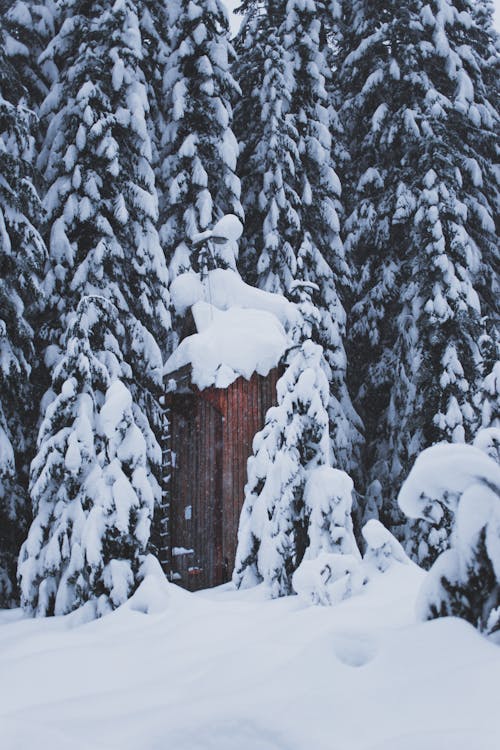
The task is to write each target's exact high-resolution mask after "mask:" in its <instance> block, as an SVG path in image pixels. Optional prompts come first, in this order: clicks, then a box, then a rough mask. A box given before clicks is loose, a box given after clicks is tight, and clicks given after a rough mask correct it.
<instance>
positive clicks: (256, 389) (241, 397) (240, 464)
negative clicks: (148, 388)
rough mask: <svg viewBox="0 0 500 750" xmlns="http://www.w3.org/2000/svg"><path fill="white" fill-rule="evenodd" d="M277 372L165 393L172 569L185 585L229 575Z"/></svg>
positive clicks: (207, 584)
mask: <svg viewBox="0 0 500 750" xmlns="http://www.w3.org/2000/svg"><path fill="white" fill-rule="evenodd" d="M279 375H280V372H279V371H278V369H275V370H273V371H272V372H271V373H270V374H269V375H268V376H267V377H261V376H260V375H257V374H254V375H253V376H252V378H251V379H250V380H245V379H244V378H238V380H236V381H235V382H234V383H233V384H232V385H230V386H229V387H228V388H226V389H219V388H207V389H205V390H204V391H197V390H196V389H193V391H192V392H191V393H182V394H173V395H171V396H170V397H169V404H170V409H171V412H170V413H171V430H170V434H171V441H172V443H171V445H172V454H173V456H172V463H173V465H172V480H171V498H170V501H171V522H170V529H171V546H172V551H173V557H172V569H173V573H174V577H175V578H176V580H177V582H178V583H179V584H180V585H182V586H184V587H186V588H188V589H190V590H196V589H199V588H206V587H210V586H216V585H218V584H221V583H224V582H225V581H227V580H229V578H230V576H231V573H232V570H233V566H234V558H235V553H236V544H237V535H238V524H239V517H240V513H241V508H242V505H243V500H244V487H245V484H246V481H247V460H248V457H249V456H250V455H251V454H252V441H253V438H254V436H255V434H256V432H258V431H259V430H260V429H261V428H262V426H263V425H264V420H265V415H266V412H267V410H268V408H269V407H270V406H272V405H273V404H275V403H276V382H277V380H278V377H279ZM182 550H183V551H182ZM186 550H189V551H186Z"/></svg>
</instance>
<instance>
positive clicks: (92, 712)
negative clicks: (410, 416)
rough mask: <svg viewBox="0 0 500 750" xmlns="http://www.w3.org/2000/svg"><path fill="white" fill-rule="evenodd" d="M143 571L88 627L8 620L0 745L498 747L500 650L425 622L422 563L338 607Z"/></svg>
mask: <svg viewBox="0 0 500 750" xmlns="http://www.w3.org/2000/svg"><path fill="white" fill-rule="evenodd" d="M145 572H146V577H145V580H144V582H143V583H142V585H141V586H140V588H139V589H138V591H137V592H136V594H135V595H134V596H133V597H132V599H130V601H129V602H127V603H126V604H125V605H123V606H122V607H120V608H119V609H118V610H116V611H115V612H114V613H112V614H110V615H108V616H106V617H104V618H102V619H100V620H97V621H93V622H90V623H86V624H78V623H79V620H80V621H81V617H79V613H74V614H73V615H69V616H67V617H57V618H48V619H38V620H31V619H22V618H21V614H20V612H19V610H14V611H1V612H0V675H1V679H0V736H1V747H2V750H26V748H30V750H165V748H175V750H234V749H235V748H238V750H382V748H383V750H422V748H425V749H426V750H445V749H446V750H447V749H448V748H453V750H470V749H471V748H473V749H474V750H498V747H500V727H499V724H498V710H497V709H498V674H499V673H500V648H499V646H498V645H495V644H494V643H493V641H491V640H488V639H486V638H483V637H482V636H480V635H479V634H478V633H477V632H476V631H475V630H474V629H473V628H472V627H471V626H470V625H468V624H467V623H466V622H464V621H461V620H458V619H453V618H445V619H441V620H434V621H432V622H426V623H419V624H417V623H416V622H415V615H414V610H415V600H416V595H417V591H418V589H419V588H420V585H421V583H422V580H423V579H424V578H425V575H426V574H425V573H423V572H422V571H421V570H420V569H418V568H417V567H416V566H414V565H403V564H399V563H397V562H395V563H394V564H393V565H392V566H391V567H390V568H389V569H388V570H387V571H386V572H385V573H380V574H378V575H374V577H373V578H372V580H371V581H370V582H369V584H368V585H366V586H364V587H363V590H362V592H361V593H359V594H358V595H356V596H354V597H352V598H351V599H349V600H347V601H343V602H341V603H340V604H337V605H336V606H333V607H315V606H307V605H306V604H304V603H303V601H301V600H300V599H299V597H288V598H285V599H277V600H269V599H268V598H267V592H266V590H265V589H264V587H263V586H258V587H256V588H253V589H248V590H246V591H235V590H234V589H233V588H232V585H231V584H227V585H225V586H223V587H219V588H217V589H213V590H210V591H204V592H200V593H198V594H190V593H188V592H186V591H183V590H182V589H180V588H177V587H176V586H174V585H173V584H169V583H167V582H166V581H165V580H164V579H162V578H161V576H160V575H159V572H158V567H157V564H155V562H154V561H153V562H151V563H150V564H149V567H148V569H147V570H146V571H145Z"/></svg>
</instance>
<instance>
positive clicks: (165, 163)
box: [159, 0, 243, 279]
mask: <svg viewBox="0 0 500 750" xmlns="http://www.w3.org/2000/svg"><path fill="white" fill-rule="evenodd" d="M169 23H170V27H171V31H170V35H169V46H170V54H169V57H168V59H167V61H166V72H165V77H164V81H163V84H164V90H163V97H164V115H163V116H164V121H165V130H164V134H163V141H162V150H161V168H160V176H159V179H160V183H161V185H162V186H163V189H164V193H163V197H162V205H161V230H160V236H161V240H162V246H163V248H164V251H165V254H166V257H167V259H168V262H169V264H170V274H171V278H172V279H174V278H175V277H176V276H177V275H178V274H179V273H182V272H183V271H186V270H189V269H191V268H192V267H194V268H195V270H198V269H197V266H196V259H195V258H196V256H195V255H194V256H193V257H192V247H191V244H190V242H191V240H192V239H193V237H194V236H195V235H197V234H198V233H200V232H202V231H204V230H206V229H207V228H209V227H210V226H212V225H213V223H214V222H215V221H216V220H217V219H220V218H221V216H223V215H224V214H228V213H233V214H235V215H237V216H239V217H240V218H242V216H243V212H242V208H241V203H240V183H239V179H238V178H237V176H236V174H235V169H236V159H237V156H238V144H237V142H236V139H235V136H234V134H233V131H232V129H231V124H232V117H233V115H232V104H231V102H232V100H233V98H234V97H235V96H237V95H238V92H239V87H238V85H237V83H236V81H235V80H234V78H233V76H232V74H231V72H230V63H231V62H232V59H233V57H234V51H233V48H232V46H231V44H230V42H229V37H228V34H229V32H228V19H227V11H226V10H225V8H224V6H223V4H222V3H221V2H220V0H196V2H193V1H192V0H177V1H176V2H175V3H173V4H172V7H171V9H170V21H169ZM236 251H237V248H236V246H235V245H233V244H231V243H228V245H227V246H224V247H223V249H221V256H220V257H217V259H216V261H215V263H216V265H217V266H219V267H222V268H227V267H232V268H234V267H235V253H236Z"/></svg>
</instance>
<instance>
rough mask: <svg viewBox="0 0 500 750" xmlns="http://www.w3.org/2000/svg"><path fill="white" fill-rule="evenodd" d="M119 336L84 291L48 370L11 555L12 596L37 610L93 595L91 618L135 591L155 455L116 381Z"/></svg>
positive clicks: (153, 492)
mask: <svg viewBox="0 0 500 750" xmlns="http://www.w3.org/2000/svg"><path fill="white" fill-rule="evenodd" d="M124 336H126V333H125V332H124V330H123V325H122V324H121V323H120V320H119V315H118V311H117V309H116V308H115V307H114V306H113V305H112V304H111V303H110V302H109V301H108V300H106V299H104V298H103V297H97V296H95V297H84V298H83V299H82V301H81V303H80V305H79V306H78V310H77V313H76V318H75V321H74V323H73V324H72V325H71V326H70V329H69V331H68V335H67V341H66V346H65V354H64V356H63V357H62V358H61V359H60V360H59V361H58V363H57V365H56V366H55V367H54V371H53V380H52V388H53V391H54V393H55V394H56V395H55V398H54V399H53V400H51V401H50V403H49V404H48V406H47V408H46V410H45V416H44V419H43V422H42V424H41V427H40V435H39V450H38V454H37V456H36V458H35V460H34V461H33V463H32V467H31V497H32V500H33V512H34V521H33V524H32V526H31V528H30V531H29V535H28V539H27V540H26V542H25V543H24V545H23V548H22V550H21V555H20V563H19V576H20V581H21V601H22V605H23V606H24V608H25V609H26V610H28V611H29V612H31V613H32V614H36V615H39V616H45V615H52V614H55V615H63V614H67V613H68V612H71V611H72V610H74V609H77V608H78V607H79V606H81V605H82V604H85V603H86V602H89V600H93V604H92V607H93V612H94V614H95V615H103V614H106V613H107V612H108V611H110V609H112V608H114V607H117V606H119V605H120V604H123V602H124V601H126V599H127V598H128V597H129V596H130V594H131V593H132V592H133V590H134V589H135V585H136V581H137V577H138V573H139V567H140V564H141V562H142V560H143V559H144V555H145V553H146V550H147V545H148V541H149V536H150V527H151V521H152V518H153V513H154V503H155V499H156V498H157V496H158V484H157V482H156V479H155V477H154V474H153V472H152V466H151V459H152V458H153V459H154V460H155V462H156V463H158V462H159V460H160V451H159V448H158V446H157V445H156V440H155V437H154V435H153V433H152V432H151V429H150V427H149V424H148V422H147V420H146V419H145V417H144V415H143V413H142V412H141V410H140V409H139V408H138V406H137V404H135V403H134V399H133V396H132V394H131V392H130V390H129V388H128V387H127V385H126V383H127V381H129V380H130V368H129V366H128V365H127V364H126V362H124V361H123V359H122V355H121V346H120V343H119V342H121V341H123V338H124Z"/></svg>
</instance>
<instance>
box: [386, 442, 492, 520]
mask: <svg viewBox="0 0 500 750" xmlns="http://www.w3.org/2000/svg"><path fill="white" fill-rule="evenodd" d="M473 484H486V485H488V486H490V487H495V488H496V491H497V493H498V494H500V466H499V465H498V464H496V463H495V461H493V460H492V459H491V458H490V456H489V455H487V453H485V452H484V450H480V449H479V448H477V447H474V446H471V445H465V444H457V443H451V444H442V445H433V446H432V447H431V448H427V449H426V450H424V451H422V453H421V454H420V455H419V456H418V458H417V460H416V461H415V464H414V466H413V468H412V470H411V471H410V473H409V475H408V478H407V479H406V481H405V483H404V484H403V486H402V488H401V490H400V492H399V496H398V503H399V506H400V508H401V510H402V511H403V513H405V514H406V515H407V516H409V517H410V518H427V519H429V517H430V518H431V520H433V519H432V515H431V516H430V515H429V514H430V513H432V503H429V499H434V498H439V499H441V501H442V502H444V503H445V504H447V498H450V497H453V496H455V498H454V502H453V504H452V507H451V509H452V510H455V509H456V496H457V495H461V494H462V493H463V492H464V491H465V490H466V489H467V488H468V487H470V486H471V485H473ZM448 504H449V503H448Z"/></svg>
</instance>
